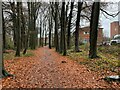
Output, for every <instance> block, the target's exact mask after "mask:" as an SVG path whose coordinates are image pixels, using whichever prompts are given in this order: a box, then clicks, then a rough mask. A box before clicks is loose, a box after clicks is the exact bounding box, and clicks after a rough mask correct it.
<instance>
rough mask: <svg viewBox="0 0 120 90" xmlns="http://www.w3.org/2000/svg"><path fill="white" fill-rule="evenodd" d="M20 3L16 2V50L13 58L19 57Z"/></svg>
mask: <svg viewBox="0 0 120 90" xmlns="http://www.w3.org/2000/svg"><path fill="white" fill-rule="evenodd" d="M20 3H21V2H17V32H16V36H17V43H16V44H17V48H16V54H15V56H18V57H19V56H20V31H21V30H20V29H21V28H20V27H21V26H20Z"/></svg>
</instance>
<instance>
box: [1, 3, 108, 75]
mask: <svg viewBox="0 0 120 90" xmlns="http://www.w3.org/2000/svg"><path fill="white" fill-rule="evenodd" d="M106 6H107V4H106V3H105V4H103V3H102V4H101V3H100V2H93V3H87V2H80V1H79V2H77V3H76V2H48V3H45V2H15V1H14V2H2V21H3V22H2V26H3V27H2V30H3V48H4V49H3V51H5V49H6V44H7V43H6V36H7V35H8V34H10V35H11V36H12V37H13V43H14V49H15V50H16V54H15V56H20V52H21V51H23V54H26V52H27V49H28V48H30V49H36V47H42V46H44V45H45V46H46V45H47V40H48V39H49V48H50V49H51V48H52V47H55V49H56V51H57V52H59V53H62V54H63V55H67V50H69V49H71V43H73V42H71V39H72V37H73V36H74V46H75V48H74V50H75V52H79V51H81V50H80V48H79V30H80V25H81V23H82V22H81V23H80V21H82V20H83V19H85V20H87V21H88V22H90V51H89V57H90V58H96V57H97V47H96V46H97V32H98V30H97V28H98V23H99V12H100V10H101V11H103V12H104V13H106V14H108V13H107V12H106V11H105V10H103V9H102V8H103V7H106ZM73 16H74V17H73ZM72 32H73V35H72ZM38 36H39V40H38ZM2 73H3V76H9V75H10V74H8V73H7V72H6V71H5V69H4V65H3V70H2Z"/></svg>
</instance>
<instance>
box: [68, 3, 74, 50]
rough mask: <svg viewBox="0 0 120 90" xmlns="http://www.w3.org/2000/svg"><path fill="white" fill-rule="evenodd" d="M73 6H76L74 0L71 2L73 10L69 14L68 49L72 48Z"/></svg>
mask: <svg viewBox="0 0 120 90" xmlns="http://www.w3.org/2000/svg"><path fill="white" fill-rule="evenodd" d="M73 6H74V2H71V11H70V14H69V23H68V32H67V33H68V34H67V49H70V39H71V33H70V29H71V20H72V12H73Z"/></svg>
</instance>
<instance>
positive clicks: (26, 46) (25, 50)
mask: <svg viewBox="0 0 120 90" xmlns="http://www.w3.org/2000/svg"><path fill="white" fill-rule="evenodd" d="M27 5H28V17H29V18H28V19H29V20H28V32H27V36H26V38H25V39H26V43H25V49H24V50H23V54H26V52H27V49H28V41H29V31H30V23H31V22H30V21H31V17H30V2H27Z"/></svg>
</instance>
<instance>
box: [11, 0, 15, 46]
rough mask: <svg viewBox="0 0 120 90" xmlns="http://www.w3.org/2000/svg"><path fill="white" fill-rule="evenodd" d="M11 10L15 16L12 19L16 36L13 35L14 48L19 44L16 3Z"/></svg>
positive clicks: (13, 3)
mask: <svg viewBox="0 0 120 90" xmlns="http://www.w3.org/2000/svg"><path fill="white" fill-rule="evenodd" d="M10 4H11V10H12V12H13V15H12V19H13V32H14V35H13V40H14V47H16V46H17V45H16V43H17V36H16V32H17V31H16V30H17V17H16V8H15V2H11V3H10Z"/></svg>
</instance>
